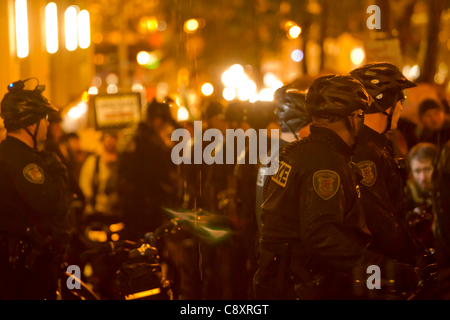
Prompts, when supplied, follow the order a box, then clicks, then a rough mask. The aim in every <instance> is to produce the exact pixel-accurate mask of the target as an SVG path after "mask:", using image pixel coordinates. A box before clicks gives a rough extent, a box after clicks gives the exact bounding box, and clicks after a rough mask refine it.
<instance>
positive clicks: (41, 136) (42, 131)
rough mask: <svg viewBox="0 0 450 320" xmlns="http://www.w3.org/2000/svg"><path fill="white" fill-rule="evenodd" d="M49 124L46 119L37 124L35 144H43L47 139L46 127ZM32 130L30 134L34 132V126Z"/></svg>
mask: <svg viewBox="0 0 450 320" xmlns="http://www.w3.org/2000/svg"><path fill="white" fill-rule="evenodd" d="M48 125H49V123H48V121H47V119H46V118H42V119H41V122H40V124H39V131H38V134H37V136H36V141H37V143H38V144H39V143H42V142H45V140H46V139H47V127H48ZM33 126H34V129H33V131H32V132H34V130H36V125H33Z"/></svg>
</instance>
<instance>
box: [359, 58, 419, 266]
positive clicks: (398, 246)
mask: <svg viewBox="0 0 450 320" xmlns="http://www.w3.org/2000/svg"><path fill="white" fill-rule="evenodd" d="M351 75H352V76H353V77H355V78H356V79H358V80H359V81H360V82H361V83H362V84H363V85H364V87H365V89H366V91H367V92H368V93H369V95H371V97H372V98H373V100H374V103H373V104H372V106H371V107H370V108H368V109H367V110H366V111H365V120H364V125H363V126H362V128H361V131H360V133H359V135H358V138H359V144H358V145H357V147H356V154H355V156H354V158H353V160H354V161H355V163H356V164H357V165H358V167H360V168H361V170H362V171H363V173H364V179H363V180H362V181H361V183H362V186H361V193H362V198H363V207H364V213H365V215H366V222H367V225H368V227H369V230H370V231H371V233H372V236H373V241H372V243H371V245H370V249H371V250H373V251H375V252H379V253H382V254H385V255H387V256H389V257H391V258H392V259H396V260H399V261H402V262H405V263H410V264H414V265H415V264H416V258H418V257H419V256H420V253H421V250H420V248H419V247H418V245H417V244H416V242H415V240H414V239H413V238H412V236H411V234H410V233H409V232H408V230H407V228H406V224H405V206H404V205H405V203H404V201H405V194H404V189H405V183H406V181H404V178H405V177H406V174H405V173H404V172H402V170H404V169H401V168H400V166H401V164H402V163H404V161H403V160H402V159H401V160H400V159H394V156H393V151H392V148H391V145H390V140H389V139H388V137H387V136H386V135H385V134H386V133H387V132H388V131H390V130H394V129H396V128H397V122H398V120H399V117H400V113H401V111H402V110H403V108H402V105H401V104H402V101H403V100H404V99H405V96H404V94H403V90H405V89H408V88H412V87H415V86H416V85H415V84H414V83H412V82H411V81H409V80H407V79H406V77H405V76H404V75H403V74H402V73H401V72H400V70H399V69H398V68H397V67H396V66H394V65H392V64H390V63H384V62H381V63H380V62H376V63H370V64H367V65H365V66H362V67H360V68H357V69H355V70H353V71H352V72H351ZM403 167H404V168H406V165H404V166H403Z"/></svg>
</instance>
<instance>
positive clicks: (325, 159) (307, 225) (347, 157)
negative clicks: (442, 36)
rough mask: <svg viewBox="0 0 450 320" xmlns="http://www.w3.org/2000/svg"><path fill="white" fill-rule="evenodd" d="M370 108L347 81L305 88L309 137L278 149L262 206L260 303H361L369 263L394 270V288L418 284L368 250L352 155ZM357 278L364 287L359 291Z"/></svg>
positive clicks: (326, 80) (330, 79)
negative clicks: (277, 161)
mask: <svg viewBox="0 0 450 320" xmlns="http://www.w3.org/2000/svg"><path fill="white" fill-rule="evenodd" d="M371 103H372V99H371V98H370V96H369V95H368V94H367V92H366V91H365V90H364V87H363V86H362V85H361V83H359V82H358V81H357V80H355V79H354V78H352V77H351V76H348V75H329V76H323V77H320V78H318V79H316V80H315V81H314V82H313V84H312V85H311V87H310V88H309V91H308V93H307V97H306V109H307V112H308V114H309V115H310V116H311V117H312V126H311V134H310V135H309V136H308V138H305V139H302V140H300V141H297V142H293V143H291V144H289V145H287V146H286V147H285V148H284V149H283V151H282V153H281V156H280V164H279V169H278V172H277V173H276V174H275V175H273V176H272V177H270V181H269V187H268V197H267V200H266V201H265V202H264V204H263V206H262V210H263V214H262V219H263V232H262V238H261V251H260V254H259V270H258V271H257V273H256V274H255V279H254V287H255V288H254V289H255V295H256V298H257V299H294V298H299V299H351V298H360V297H361V296H364V294H366V293H367V287H366V286H365V277H367V275H366V274H365V272H366V268H367V266H369V265H378V266H379V267H380V268H381V273H382V275H383V271H385V270H386V269H390V270H392V273H393V274H394V276H395V277H396V278H395V280H396V281H395V283H396V285H398V286H405V287H406V288H407V289H410V288H415V287H416V286H417V281H416V279H414V277H415V273H414V270H413V269H412V268H411V267H410V266H408V265H404V264H399V263H396V262H393V261H391V260H389V259H387V258H386V257H385V256H382V255H379V254H375V253H373V252H370V251H368V250H367V249H366V246H367V245H368V243H369V242H370V240H371V235H370V232H369V230H368V229H367V226H366V224H365V221H364V213H363V211H362V206H361V195H360V191H359V180H360V179H361V178H362V174H361V173H360V170H358V167H356V165H354V163H353V162H352V161H351V157H352V156H353V154H354V152H353V149H352V148H353V145H354V143H355V139H356V135H357V133H358V131H359V128H360V126H361V124H362V122H363V111H364V110H366V109H367V108H368V107H369V106H370V105H371ZM359 277H360V279H361V280H360V282H359V283H361V284H363V286H362V288H361V287H358V289H357V290H356V289H355V285H357V282H355V278H356V279H358V278H359ZM411 278H412V279H413V280H412V281H411V282H409V281H410V280H409V279H411ZM360 290H362V291H360Z"/></svg>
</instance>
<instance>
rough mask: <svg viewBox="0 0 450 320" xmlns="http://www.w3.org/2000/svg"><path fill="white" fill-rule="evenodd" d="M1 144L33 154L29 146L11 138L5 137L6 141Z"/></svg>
mask: <svg viewBox="0 0 450 320" xmlns="http://www.w3.org/2000/svg"><path fill="white" fill-rule="evenodd" d="M2 144H4V145H5V146H14V147H17V148H21V149H24V150H27V151H30V152H33V148H31V147H30V146H29V145H27V144H26V143H25V142H23V141H21V140H19V139H17V138H14V137H11V136H8V135H7V136H6V139H5V140H4V141H3V142H2Z"/></svg>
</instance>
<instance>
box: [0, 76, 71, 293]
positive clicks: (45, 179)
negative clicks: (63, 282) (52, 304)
mask: <svg viewBox="0 0 450 320" xmlns="http://www.w3.org/2000/svg"><path fill="white" fill-rule="evenodd" d="M26 81H28V80H25V81H20V80H19V81H17V82H15V83H12V84H10V85H9V87H8V90H9V92H8V93H7V94H6V95H5V96H4V98H3V100H2V102H1V117H2V118H3V120H4V124H5V128H6V130H7V137H6V139H5V140H4V141H3V142H2V143H1V144H0V181H1V183H0V208H1V210H0V270H1V272H0V298H1V299H55V298H56V289H57V277H58V272H59V264H60V263H61V260H60V257H61V253H62V252H63V248H64V245H65V244H66V243H67V240H68V230H69V226H68V220H67V216H66V213H67V208H68V197H67V195H68V181H69V180H68V173H67V168H66V167H65V166H64V165H63V164H62V162H61V160H60V159H59V158H58V157H57V156H56V155H55V154H54V153H50V152H45V151H38V146H40V145H42V144H43V143H44V142H45V139H46V133H47V125H48V122H47V116H48V114H49V113H50V112H52V111H54V110H55V108H54V107H52V106H51V105H50V103H49V102H48V100H47V99H46V98H45V97H44V96H43V95H42V91H43V90H44V89H45V86H39V85H38V86H37V87H36V88H35V89H34V90H25V89H24V88H25V82H26Z"/></svg>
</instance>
